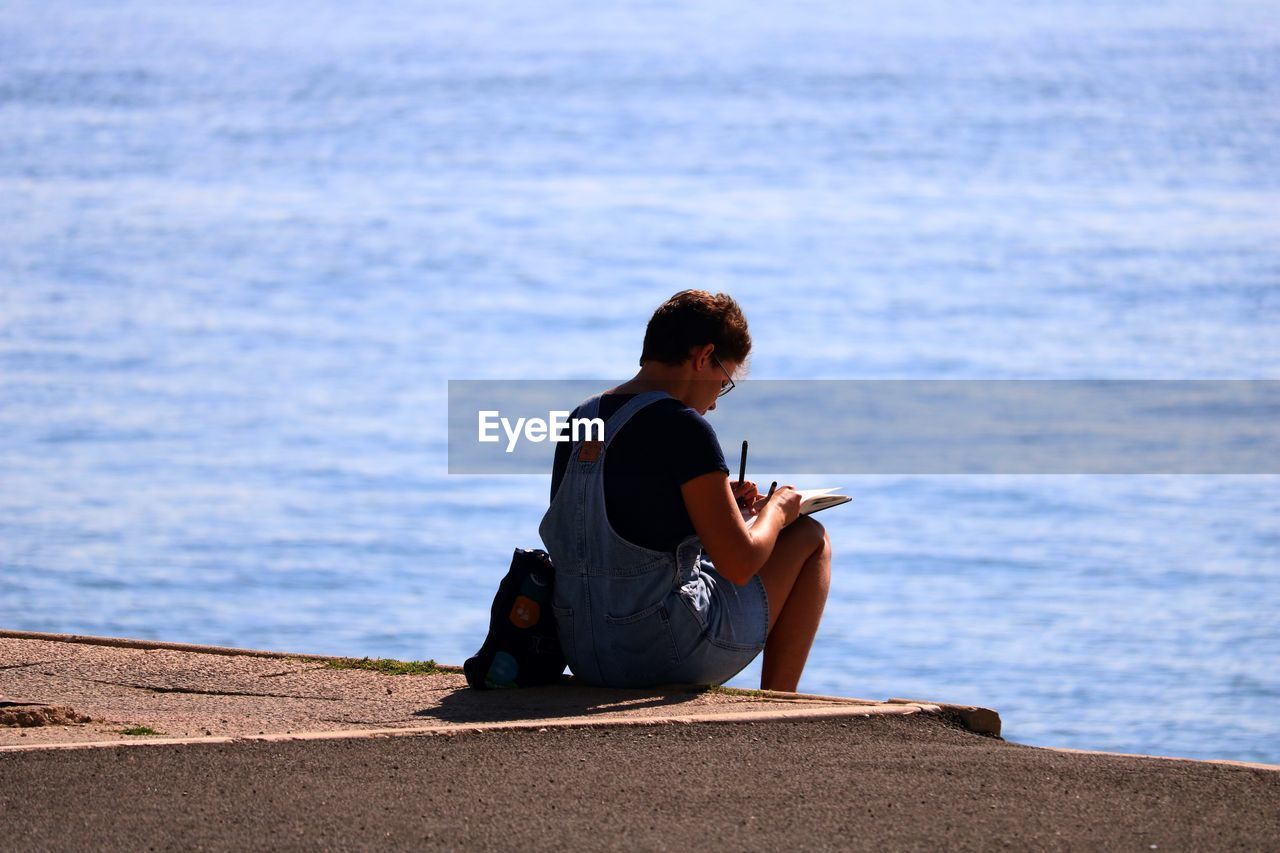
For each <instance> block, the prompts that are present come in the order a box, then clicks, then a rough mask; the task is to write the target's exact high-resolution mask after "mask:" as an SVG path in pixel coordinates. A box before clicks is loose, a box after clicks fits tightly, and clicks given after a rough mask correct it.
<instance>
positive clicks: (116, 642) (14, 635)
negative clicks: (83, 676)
mask: <svg viewBox="0 0 1280 853" xmlns="http://www.w3.org/2000/svg"><path fill="white" fill-rule="evenodd" d="M0 639H8V640H40V641H42V642H46V643H77V644H79V645H86V646H108V647H111V648H117V649H143V650H144V651H149V650H153V649H167V650H169V651H175V652H191V653H192V654H200V655H224V656H228V657H230V656H239V657H255V658H277V659H289V658H294V659H297V660H314V661H331V660H340V659H341V658H342V656H341V655H315V654H305V653H302V652H271V651H262V650H260V649H237V648H232V647H230V646H204V645H199V644H197V643H167V642H164V641H162V640H134V639H129V638H126V637H94V636H89V635H85V634H45V633H42V632H40V631H6V630H3V629H0ZM437 666H439V668H440V669H441V670H443V671H445V672H462V667H460V666H451V665H447V664H438V665H437Z"/></svg>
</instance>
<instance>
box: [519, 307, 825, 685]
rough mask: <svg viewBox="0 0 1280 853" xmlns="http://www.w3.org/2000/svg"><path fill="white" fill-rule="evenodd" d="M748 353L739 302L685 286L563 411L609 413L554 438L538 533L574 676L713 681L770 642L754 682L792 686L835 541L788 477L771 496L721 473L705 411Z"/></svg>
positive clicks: (817, 613)
mask: <svg viewBox="0 0 1280 853" xmlns="http://www.w3.org/2000/svg"><path fill="white" fill-rule="evenodd" d="M750 352H751V336H750V335H749V334H748V331H747V321H746V318H745V316H744V315H743V313H742V310H741V308H740V307H739V306H738V303H737V302H735V301H734V300H733V299H732V298H731V297H730V296H728V295H726V294H723V293H717V294H714V295H712V294H710V293H707V292H705V291H701V290H686V291H682V292H680V293H677V294H676V295H674V296H672V297H671V298H670V299H669V300H667V301H666V302H665V303H664V304H663V305H661V306H660V307H659V308H658V309H657V311H655V312H654V314H653V317H652V318H651V319H650V320H649V324H648V327H647V328H646V331H645V336H644V345H643V348H642V351H641V355H640V370H639V372H637V373H636V375H635V376H634V377H632V378H631V379H630V380H628V381H626V382H624V383H622V384H621V385H618V386H617V387H615V388H612V389H609V390H608V391H605V392H603V393H601V394H597V395H595V396H593V397H591V398H589V399H588V400H586V401H584V402H583V403H582V404H581V405H579V406H578V407H577V408H576V409H574V411H573V412H572V414H571V416H570V419H571V420H572V419H576V418H596V417H598V418H601V419H602V420H604V422H605V427H604V436H603V440H602V441H599V440H597V441H588V440H582V441H575V442H569V441H565V442H561V443H559V444H557V445H556V455H555V461H554V466H553V469H552V481H551V502H550V507H549V508H548V510H547V513H546V515H545V516H544V517H543V519H542V523H541V525H540V526H539V533H540V535H541V537H542V540H543V544H544V545H545V547H546V550H547V552H548V553H549V554H550V555H551V558H552V560H553V561H554V563H555V566H556V581H555V592H554V597H553V600H552V612H553V614H554V616H555V620H556V627H557V633H558V635H559V638H560V642H561V646H562V647H563V650H564V653H565V657H566V659H567V660H568V663H569V668H570V669H571V670H572V671H573V673H574V675H575V676H576V677H578V678H580V679H582V680H583V681H585V682H587V683H591V684H599V685H607V686H615V687H645V686H653V685H657V684H721V683H723V682H725V681H727V680H728V679H730V678H732V677H733V676H734V675H736V674H737V673H738V672H740V671H741V670H742V669H743V668H744V667H745V666H747V664H749V663H750V662H751V661H752V660H753V659H754V658H755V657H756V655H758V654H759V653H760V652H761V650H763V651H764V662H763V667H762V671H761V676H760V686H761V688H762V689H766V690H784V691H794V690H795V689H796V687H797V685H798V683H799V681H800V675H801V673H802V672H803V670H804V666H805V662H806V660H807V659H808V656H809V650H810V648H811V646H812V645H813V639H814V635H815V634H816V633H817V629H818V623H819V620H820V619H821V618H822V611H823V608H824V606H825V604H826V599H827V590H828V588H829V586H830V580H831V542H830V539H829V538H828V537H827V534H826V531H825V530H824V529H823V527H822V525H821V524H820V523H819V522H817V521H814V520H813V519H811V518H808V517H807V516H806V517H800V516H799V508H800V498H799V495H798V494H797V492H796V491H795V489H793V488H792V487H791V486H780V487H778V488H777V490H776V491H775V492H774V493H773V495H772V497H769V498H768V499H767V500H766V498H765V496H762V495H760V494H759V490H758V489H757V487H756V485H755V484H754V483H751V482H741V483H738V482H731V481H730V479H729V469H728V467H727V466H726V464H725V459H724V454H723V452H722V451H721V449H720V443H719V441H718V440H717V438H716V433H715V430H714V429H712V427H711V424H710V423H708V422H707V420H706V417H705V415H706V414H707V412H709V411H714V410H715V408H716V404H717V401H718V400H719V399H720V398H721V397H723V396H724V395H725V394H727V393H728V392H729V391H731V390H732V389H733V387H734V376H735V375H739V374H740V372H741V371H742V370H743V369H744V368H745V365H746V361H747V357H748V355H749V354H750ZM753 517H754V518H755V521H754V523H752V524H751V525H748V524H747V521H748V519H751V518H753Z"/></svg>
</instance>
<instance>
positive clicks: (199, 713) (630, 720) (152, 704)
mask: <svg viewBox="0 0 1280 853" xmlns="http://www.w3.org/2000/svg"><path fill="white" fill-rule="evenodd" d="M334 660H336V658H334V657H330V656H325V655H308V654H290V653H283V652H274V651H258V650H254V649H233V648H227V647H222V646H200V645H194V644H188V643H166V642H158V641H151V640H131V639H124V638H115V637H85V636H80V635H73V634H43V633H38V632H32V631H0V701H2V700H5V699H6V698H7V699H8V701H10V702H12V703H15V705H18V704H20V705H21V706H23V708H24V712H23V715H15V716H14V720H15V725H10V726H5V725H0V751H14V750H19V751H26V750H30V749H50V748H53V749H73V748H83V747H86V746H112V747H114V746H122V745H128V746H137V745H164V744H188V743H233V742H239V741H267V742H271V741H276V740H283V741H287V740H297V739H338V738H356V737H402V736H414V735H432V734H444V733H459V732H478V731H497V730H506V729H528V728H535V729H536V728H551V727H555V728H565V727H569V728H572V727H579V726H617V725H621V726H628V725H663V724H692V723H727V722H742V723H753V722H773V721H783V720H822V719H832V718H846V717H864V716H872V715H885V714H888V715H911V714H920V713H924V714H930V715H935V716H946V717H947V718H948V719H949V720H951V721H952V722H957V721H958V722H961V723H963V720H964V719H965V718H962V717H960V716H958V715H956V714H954V713H950V712H946V713H944V711H943V709H942V706H941V705H939V704H937V703H932V702H916V701H905V700H899V701H895V702H876V701H873V700H869V699H856V698H852V697H844V696H819V695H810V694H804V693H785V692H778V691H767V690H742V689H737V688H725V687H716V688H710V689H707V688H701V687H691V686H688V685H670V686H667V687H665V688H654V689H650V690H623V689H610V688H601V687H590V686H586V685H582V684H580V683H577V682H575V681H574V680H573V679H572V678H571V677H566V678H565V679H564V680H563V681H562V682H561V684H559V685H554V686H549V687H542V688H526V689H523V690H499V691H476V690H471V689H470V688H468V687H467V686H466V681H465V679H464V677H463V675H462V674H461V672H460V671H459V670H458V668H456V667H451V668H442V669H441V670H440V671H436V672H429V673H418V674H404V675H400V674H390V673H387V672H382V671H371V670H368V669H364V668H359V667H350V666H339V667H333V666H331V665H330V664H331V663H332V662H333V661H334ZM17 697H22V698H21V699H20V700H19V699H18V698H17ZM35 697H38V698H35ZM40 706H43V707H40ZM55 708H56V709H58V710H57V712H56V713H54V712H53V711H52V710H51V709H55ZM983 710H985V709H983ZM31 711H35V712H37V713H35V714H32V713H27V712H31ZM987 713H988V714H991V715H994V712H990V711H988V712H987ZM18 716H21V717H22V720H21V723H22V725H24V726H25V727H24V728H22V729H21V730H18V728H17V726H16V723H17V722H18ZM28 717H29V718H30V719H28ZM996 719H997V720H998V717H997V718H996ZM122 736H123V737H122Z"/></svg>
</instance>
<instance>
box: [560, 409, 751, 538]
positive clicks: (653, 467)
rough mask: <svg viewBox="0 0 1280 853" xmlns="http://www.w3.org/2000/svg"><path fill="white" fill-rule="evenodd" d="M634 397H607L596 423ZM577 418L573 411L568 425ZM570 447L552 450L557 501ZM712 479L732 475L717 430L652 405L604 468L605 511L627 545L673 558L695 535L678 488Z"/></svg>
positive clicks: (616, 442) (624, 433)
mask: <svg viewBox="0 0 1280 853" xmlns="http://www.w3.org/2000/svg"><path fill="white" fill-rule="evenodd" d="M634 396H635V395H634V394H606V395H604V396H603V397H601V398H600V412H599V416H600V417H601V418H603V419H604V420H605V421H608V420H609V418H610V417H611V416H612V415H613V414H614V413H615V412H616V411H618V409H620V408H622V406H623V404H624V403H626V402H627V401H628V400H630V399H631V398H632V397H634ZM577 416H578V410H577V409H574V410H573V414H572V415H570V419H572V418H576V417H577ZM572 449H573V444H572V443H571V442H568V441H564V442H560V443H558V444H557V445H556V458H555V464H554V467H553V468H552V471H551V497H552V499H554V498H555V496H556V491H557V490H558V489H559V488H560V481H561V480H563V479H564V470H565V466H567V465H568V464H569V454H570V452H571V451H572ZM711 471H723V472H725V473H726V474H728V473H729V467H728V466H727V465H725V462H724V452H723V451H722V450H721V449H720V442H719V440H718V439H717V438H716V433H715V430H713V429H712V428H711V424H709V423H707V421H706V419H705V418H704V417H702V415H700V414H698V413H697V412H696V411H694V410H693V409H691V408H689V407H688V406H686V405H685V404H684V403H682V402H680V401H679V400H677V399H675V398H674V397H668V398H666V399H665V400H658V401H657V402H656V403H650V404H649V405H647V406H645V407H644V408H643V409H641V410H640V411H638V412H636V413H635V414H634V415H632V416H631V420H629V421H627V423H626V426H624V427H623V428H622V429H621V430H619V431H618V434H617V436H615V437H614V439H613V443H612V444H610V445H609V452H608V453H607V454H606V455H605V460H604V503H605V511H606V512H607V513H608V515H609V523H610V524H612V525H613V529H614V530H616V531H617V532H618V535H619V536H621V537H622V538H623V539H626V540H627V541H628V542H632V543H634V544H636V545H640V546H642V547H644V548H652V549H653V550H655V551H674V550H675V549H676V546H677V545H679V544H680V542H681V540H683V539H685V538H686V537H687V536H690V535H692V534H693V533H694V529H693V521H692V520H691V519H690V518H689V512H688V511H687V510H686V509H685V507H684V496H683V495H682V494H681V492H680V487H681V486H682V485H684V484H685V483H687V482H688V481H689V480H692V479H693V478H694V477H699V476H701V475H703V474H706V473H709V472H711Z"/></svg>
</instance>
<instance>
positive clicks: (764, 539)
mask: <svg viewBox="0 0 1280 853" xmlns="http://www.w3.org/2000/svg"><path fill="white" fill-rule="evenodd" d="M680 492H681V494H682V495H683V496H684V505H685V509H686V510H688V512H689V518H690V519H691V520H692V521H693V529H694V531H695V532H696V533H697V534H698V538H699V539H701V540H702V547H703V550H705V551H706V552H707V556H709V557H710V558H711V562H713V563H715V565H716V571H718V572H719V573H720V574H721V575H723V576H724V577H726V578H728V579H729V580H730V581H732V582H733V583H735V584H737V585H739V586H741V585H742V584H745V583H746V582H747V581H749V580H750V579H751V577H752V576H753V575H754V574H755V573H756V572H758V571H760V567H761V566H763V565H764V563H765V560H768V559H769V555H770V554H772V553H773V546H774V545H775V544H776V543H777V541H778V533H779V531H781V530H782V528H784V527H786V526H787V525H788V524H790V523H791V522H793V521H795V520H796V516H798V515H799V514H800V495H799V494H798V493H797V492H796V490H795V489H793V488H792V487H791V486H779V487H778V489H777V490H776V491H775V492H774V493H773V497H772V498H770V499H769V501H768V503H765V502H764V498H763V497H761V498H758V501H757V504H758V505H761V504H762V506H761V508H760V515H759V517H758V518H757V519H756V521H755V524H753V525H752V526H751V527H747V523H746V522H745V521H744V520H743V518H742V513H741V512H740V511H739V509H738V506H737V504H736V502H735V500H734V496H733V489H732V487H731V486H730V484H729V475H728V474H726V473H724V472H723V471H711V472H709V473H706V474H703V475H701V476H699V477H694V478H693V479H692V480H689V481H688V482H687V483H685V484H684V485H682V486H681V487H680Z"/></svg>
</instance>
